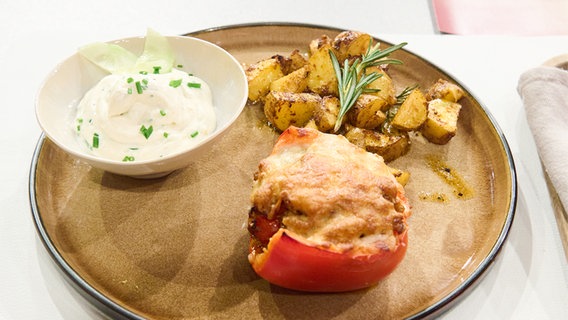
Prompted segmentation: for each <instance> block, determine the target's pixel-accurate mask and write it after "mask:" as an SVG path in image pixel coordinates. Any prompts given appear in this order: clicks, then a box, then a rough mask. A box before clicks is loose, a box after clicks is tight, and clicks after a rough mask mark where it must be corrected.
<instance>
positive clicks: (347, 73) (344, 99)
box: [329, 39, 407, 132]
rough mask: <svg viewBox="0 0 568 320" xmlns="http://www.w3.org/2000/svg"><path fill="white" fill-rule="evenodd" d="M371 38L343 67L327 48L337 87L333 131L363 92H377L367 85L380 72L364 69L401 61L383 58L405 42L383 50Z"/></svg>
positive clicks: (346, 60)
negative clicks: (358, 55) (355, 56)
mask: <svg viewBox="0 0 568 320" xmlns="http://www.w3.org/2000/svg"><path fill="white" fill-rule="evenodd" d="M372 42H373V40H372V39H371V40H370V44H369V48H368V49H367V52H366V53H365V54H363V56H361V58H357V59H355V61H353V64H351V65H350V64H349V60H348V59H345V61H344V62H343V68H342V67H341V65H340V64H339V61H338V60H337V57H336V56H335V54H334V53H333V51H332V50H329V56H330V57H331V62H332V64H333V69H334V71H335V76H336V77H337V85H338V89H339V104H340V106H339V114H338V116H337V121H336V122H335V128H334V129H333V130H334V131H335V132H337V131H338V130H339V128H340V127H341V123H342V122H343V117H344V116H345V114H346V113H347V111H349V109H351V107H353V105H354V104H355V101H357V99H358V98H359V96H361V94H363V93H371V92H377V91H379V90H378V89H369V88H367V86H368V85H369V84H370V83H372V82H373V81H375V80H377V79H378V78H380V77H381V76H382V74H380V73H377V72H371V73H369V74H365V69H367V68H368V67H371V66H379V65H384V64H402V61H400V60H396V59H383V58H386V57H388V56H389V55H390V54H391V53H393V52H394V51H396V50H398V49H400V48H402V47H404V46H405V45H406V44H407V43H406V42H403V43H400V44H397V45H395V46H392V47H389V48H387V49H385V50H381V49H379V45H380V44H379V43H377V44H376V45H374V46H373V45H372Z"/></svg>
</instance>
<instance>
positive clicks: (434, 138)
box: [422, 99, 461, 144]
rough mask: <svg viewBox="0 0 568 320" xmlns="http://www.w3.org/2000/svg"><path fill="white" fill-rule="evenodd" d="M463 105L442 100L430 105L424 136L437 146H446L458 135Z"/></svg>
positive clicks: (431, 102)
mask: <svg viewBox="0 0 568 320" xmlns="http://www.w3.org/2000/svg"><path fill="white" fill-rule="evenodd" d="M460 109H461V105H460V104H459V103H455V102H450V101H446V100H442V99H434V100H432V101H430V102H429V103H428V117H427V118H426V121H425V122H424V125H423V126H422V135H423V136H424V137H425V138H426V139H428V141H430V142H432V143H436V144H446V143H448V141H450V139H451V138H452V137H453V136H455V135H456V131H457V122H458V116H459V113H460Z"/></svg>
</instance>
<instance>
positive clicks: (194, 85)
mask: <svg viewBox="0 0 568 320" xmlns="http://www.w3.org/2000/svg"><path fill="white" fill-rule="evenodd" d="M187 86H188V87H190V88H197V89H199V88H201V83H197V82H188V83H187Z"/></svg>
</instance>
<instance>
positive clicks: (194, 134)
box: [191, 131, 199, 138]
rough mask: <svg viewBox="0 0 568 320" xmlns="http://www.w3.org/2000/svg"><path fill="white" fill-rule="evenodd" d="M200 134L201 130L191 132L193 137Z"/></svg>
mask: <svg viewBox="0 0 568 320" xmlns="http://www.w3.org/2000/svg"><path fill="white" fill-rule="evenodd" d="M198 134H199V131H195V132H194V133H192V134H191V137H192V138H195V137H196V136H197V135H198Z"/></svg>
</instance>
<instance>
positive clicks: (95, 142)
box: [93, 132, 99, 148]
mask: <svg viewBox="0 0 568 320" xmlns="http://www.w3.org/2000/svg"><path fill="white" fill-rule="evenodd" d="M98 147H99V134H98V133H96V132H95V134H93V148H98Z"/></svg>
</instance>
